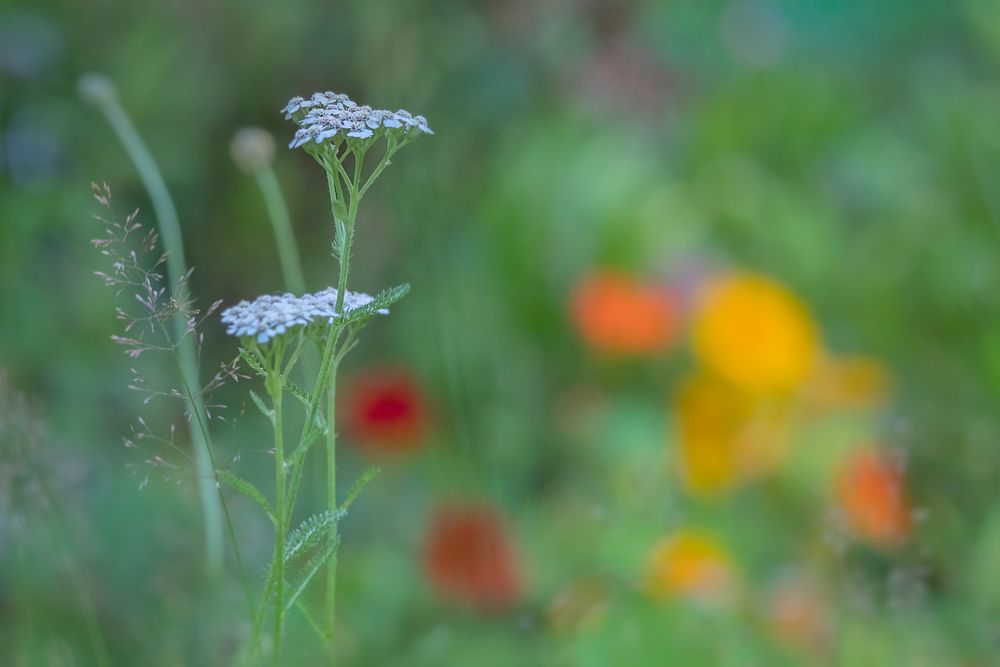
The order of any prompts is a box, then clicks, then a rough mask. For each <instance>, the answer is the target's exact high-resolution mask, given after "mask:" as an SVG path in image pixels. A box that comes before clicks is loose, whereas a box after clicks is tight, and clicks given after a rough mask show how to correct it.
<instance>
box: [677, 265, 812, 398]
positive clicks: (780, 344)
mask: <svg viewBox="0 0 1000 667" xmlns="http://www.w3.org/2000/svg"><path fill="white" fill-rule="evenodd" d="M819 349H820V346H819V335H818V333H817V331H816V326H815V324H814V323H813V320H812V318H811V317H810V315H809V312H808V310H807V309H806V307H805V306H804V305H803V304H802V302H801V301H799V299H798V298H796V296H795V295H794V294H792V293H791V292H789V291H788V290H786V289H785V288H784V287H782V286H781V285H778V284H776V283H774V282H772V281H770V280H768V279H767V278H764V277H762V276H758V275H754V274H747V273H740V274H733V275H730V276H727V277H725V278H723V279H721V280H719V281H718V282H717V283H716V284H714V285H713V286H711V287H710V288H709V292H708V294H707V295H706V298H705V300H704V302H703V303H702V304H701V307H700V308H699V310H698V313H697V315H696V318H695V322H694V354H695V356H696V357H697V358H698V361H699V362H700V363H701V364H703V365H704V367H705V368H706V369H708V370H709V371H711V372H712V373H713V374H715V375H717V376H719V377H720V378H722V379H724V380H726V381H727V382H729V383H731V384H732V385H733V386H735V387H737V388H738V389H741V390H743V391H746V392H749V393H753V394H781V393H788V392H791V391H793V390H795V389H797V388H798V387H799V386H800V385H801V384H802V382H803V381H804V380H805V379H806V378H807V377H809V375H810V374H811V373H812V371H813V368H814V366H815V364H816V361H817V359H818V356H819Z"/></svg>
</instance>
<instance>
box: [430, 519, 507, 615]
mask: <svg viewBox="0 0 1000 667" xmlns="http://www.w3.org/2000/svg"><path fill="white" fill-rule="evenodd" d="M516 560H517V559H516V555H515V553H514V548H513V545H512V544H511V541H510V538H509V536H508V534H507V530H506V527H505V526H504V524H503V520H502V519H501V517H500V515H499V514H497V512H496V511H495V510H494V509H493V508H491V507H489V506H486V505H468V506H460V505H448V506H444V507H440V508H438V509H437V511H436V512H435V513H434V516H433V517H432V519H431V522H430V526H429V529H428V532H427V537H426V542H425V545H424V570H425V573H426V575H427V578H428V580H429V581H430V583H431V586H432V587H433V588H434V590H435V591H436V592H437V593H438V595H440V596H441V597H442V598H444V599H445V600H449V601H451V602H455V603H457V604H461V605H464V606H466V607H470V608H472V609H477V610H482V611H498V610H501V609H504V608H506V607H509V606H510V605H512V604H513V603H514V602H515V601H516V600H517V598H518V596H519V595H520V592H521V578H520V574H519V573H518V568H517V562H516Z"/></svg>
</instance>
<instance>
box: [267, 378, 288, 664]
mask: <svg viewBox="0 0 1000 667" xmlns="http://www.w3.org/2000/svg"><path fill="white" fill-rule="evenodd" d="M283 390H284V379H283V378H282V377H281V374H280V371H278V370H277V369H272V371H271V374H270V375H269V376H268V393H270V395H271V401H272V403H273V409H274V507H275V523H276V526H275V536H274V658H275V661H276V662H277V661H278V660H279V659H280V656H281V634H282V630H283V624H284V621H285V597H284V595H285V532H286V527H287V521H286V519H285V517H286V512H285V447H284V434H283V432H282V410H281V403H282V393H283Z"/></svg>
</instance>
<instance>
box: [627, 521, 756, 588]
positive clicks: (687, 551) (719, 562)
mask: <svg viewBox="0 0 1000 667" xmlns="http://www.w3.org/2000/svg"><path fill="white" fill-rule="evenodd" d="M646 590H647V592H648V593H649V594H650V595H653V596H655V597H658V598H672V597H680V598H686V599H690V600H697V601H702V602H724V601H726V600H728V599H729V598H731V597H732V596H733V594H734V593H735V592H736V575H735V572H734V569H733V564H732V560H731V558H730V557H729V554H728V552H726V550H725V549H724V548H723V547H722V546H720V545H719V544H718V543H717V542H716V541H715V540H713V539H712V538H711V537H709V536H707V535H704V534H703V533H701V532H698V531H695V530H690V529H685V530H681V531H679V532H677V533H675V534H674V535H672V536H670V537H668V538H665V539H663V540H661V541H660V542H659V543H657V544H656V546H655V547H654V548H653V551H652V554H651V555H650V558H649V563H648V565H647V571H646Z"/></svg>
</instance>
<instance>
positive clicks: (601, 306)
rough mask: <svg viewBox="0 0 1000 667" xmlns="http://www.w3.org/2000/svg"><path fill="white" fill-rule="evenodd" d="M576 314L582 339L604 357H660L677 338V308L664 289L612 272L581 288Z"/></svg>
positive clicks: (589, 278)
mask: <svg viewBox="0 0 1000 667" xmlns="http://www.w3.org/2000/svg"><path fill="white" fill-rule="evenodd" d="M571 305H572V314H573V320H574V323H575V324H576V328H577V330H578V331H579V332H580V336H581V338H583V341H584V342H585V343H586V344H587V345H588V346H590V347H592V348H593V349H595V350H597V351H599V352H603V353H606V354H614V355H626V356H642V355H650V354H657V353H659V352H662V351H663V350H665V349H666V348H668V347H669V346H670V345H671V344H673V343H674V341H675V340H676V338H677V328H678V327H677V312H676V311H677V309H676V304H675V302H674V298H673V296H672V295H671V294H670V292H669V291H668V290H666V289H665V288H663V287H660V286H657V285H653V284H647V283H643V282H640V281H638V280H636V279H635V278H633V277H631V276H628V275H625V274H621V273H615V272H610V271H603V272H598V273H594V274H591V275H589V276H586V277H584V279H583V280H582V281H581V282H580V283H579V284H578V285H577V287H576V290H575V292H574V294H573V299H572V304H571Z"/></svg>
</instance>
